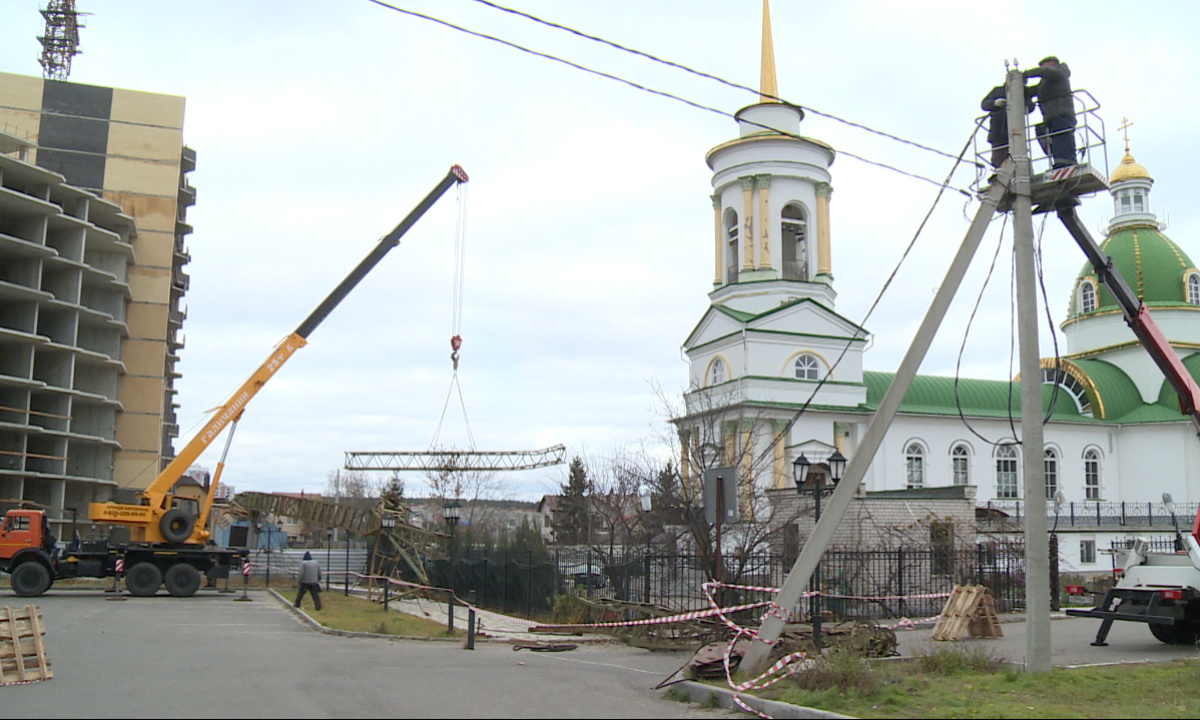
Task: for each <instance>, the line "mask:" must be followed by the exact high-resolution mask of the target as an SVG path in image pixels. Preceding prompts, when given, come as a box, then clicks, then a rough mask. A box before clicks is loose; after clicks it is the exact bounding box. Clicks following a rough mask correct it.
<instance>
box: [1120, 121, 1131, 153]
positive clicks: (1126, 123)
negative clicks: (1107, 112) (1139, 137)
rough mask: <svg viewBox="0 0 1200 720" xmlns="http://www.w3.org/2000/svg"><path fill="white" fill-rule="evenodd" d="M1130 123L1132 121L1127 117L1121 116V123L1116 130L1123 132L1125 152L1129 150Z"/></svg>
mask: <svg viewBox="0 0 1200 720" xmlns="http://www.w3.org/2000/svg"><path fill="white" fill-rule="evenodd" d="M1132 124H1133V122H1132V121H1130V119H1129V118H1127V117H1123V118H1121V124H1120V125H1118V126H1117V129H1118V130H1122V131H1124V133H1125V152H1127V153H1128V152H1129V126H1130V125H1132Z"/></svg>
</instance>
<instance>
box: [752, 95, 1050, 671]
mask: <svg viewBox="0 0 1200 720" xmlns="http://www.w3.org/2000/svg"><path fill="white" fill-rule="evenodd" d="M1019 74H1020V73H1018V75H1019ZM1024 122H1025V119H1024V117H1022V118H1021V126H1022V127H1024ZM1012 173H1013V166H1012V162H1011V161H1008V162H1006V163H1004V166H1003V167H1001V168H1000V170H999V171H998V172H997V174H996V180H995V181H994V182H993V183H992V185H991V187H990V188H989V189H988V192H987V195H985V196H984V198H983V200H982V203H981V205H980V207H979V211H978V212H977V213H975V219H974V220H973V221H972V222H971V227H970V229H968V230H967V234H966V236H965V237H964V238H963V242H962V245H961V246H960V247H959V249H958V254H957V255H955V256H954V260H953V261H952V262H951V263H950V268H949V269H948V270H947V271H946V277H945V279H943V280H942V282H941V284H940V285H939V286H938V291H937V294H936V295H935V296H934V298H933V304H931V305H930V306H929V310H928V311H927V312H926V314H925V319H924V320H922V321H921V327H920V328H918V329H917V334H916V335H915V336H914V337H913V341H912V345H910V346H909V348H908V353H907V354H905V356H904V359H903V360H902V361H901V362H900V367H899V368H898V369H897V370H896V376H895V378H893V379H892V384H891V385H889V386H888V389H887V392H886V393H884V395H883V400H881V401H880V403H879V409H878V410H876V411H875V415H874V416H873V417H872V418H871V422H870V423H869V424H868V425H867V431H866V432H865V433H864V434H863V439H862V441H861V442H860V443H859V445H858V447H856V448H854V450H853V453H852V455H851V458H850V463H849V465H847V467H846V475H845V477H843V478H842V480H841V481H840V482H838V484H837V486H836V488H835V489H834V491H833V495H832V496H831V497H830V499H829V507H828V509H827V510H825V511H824V512H823V513H821V519H820V521H819V522H817V524H816V527H814V528H813V532H812V536H811V537H810V538H809V540H808V542H806V543H805V544H804V548H803V549H801V551H800V557H798V558H796V563H795V564H794V565H793V566H792V570H791V572H790V573H788V576H787V580H785V581H784V583H783V587H782V588H780V590H779V595H778V597H777V598H776V602H777V603H778V604H779V607H781V608H783V609H784V610H785V611H791V609H792V608H794V607H796V604H797V603H798V602H799V601H800V595H801V593H803V592H804V588H805V586H806V585H808V582H809V578H811V577H812V575H813V572H814V571H815V570H816V568H817V563H818V562H820V560H821V556H822V555H824V554H825V549H826V548H827V547H829V543H830V541H831V540H832V539H833V534H834V532H835V531H836V530H837V526H838V524H839V523H840V522H841V521H842V517H843V516H845V514H846V510H847V509H848V508H849V507H850V502H851V501H852V500H853V499H854V495H855V493H856V492H857V491H858V485H859V483H861V482H862V479H863V476H864V475H865V474H866V472H867V467H868V466H870V464H871V462H872V461H873V460H874V459H875V453H876V452H877V451H878V450H879V446H880V445H881V444H882V443H883V438H884V436H885V435H887V431H888V427H889V426H891V424H892V419H893V418H894V417H895V416H896V412H897V411H898V410H899V409H900V403H901V401H903V400H904V396H905V395H906V394H907V393H908V388H909V387H910V386H911V385H912V381H913V378H914V377H916V375H917V369H918V368H920V366H921V361H922V360H924V359H925V353H926V352H928V351H929V346H930V345H931V344H932V343H933V338H934V335H936V334H937V329H938V326H940V325H941V323H942V319H943V318H944V317H945V316H946V312H947V311H948V310H949V309H950V303H951V301H952V300H953V299H954V294H955V293H956V292H957V291H958V288H959V286H960V285H961V284H962V280H963V276H964V275H966V273H967V268H969V267H970V266H971V260H972V259H973V258H974V257H975V251H976V250H977V249H978V248H979V243H980V241H981V240H982V239H983V235H984V233H985V232H986V231H987V229H988V223H989V222H990V221H991V219H992V216H993V215H994V214H995V213H996V206H997V205H998V204H999V202H1000V199H1001V197H1003V195H1004V191H1005V187H1006V186H1007V185H1008V181H1009V179H1010V178H1012ZM1026 177H1027V178H1028V174H1026ZM1026 184H1027V185H1028V181H1026ZM1026 207H1028V206H1026ZM1030 227H1032V225H1031V226H1030ZM1039 397H1040V395H1039ZM1037 416H1038V418H1039V422H1040V418H1041V413H1040V411H1039V412H1038V413H1037ZM1038 457H1039V458H1040V457H1041V453H1039V454H1038ZM1044 511H1045V508H1043V512H1044ZM1043 517H1044V516H1043ZM1043 522H1044V520H1043ZM782 615H783V614H782V613H780V614H774V613H772V614H769V615H767V616H766V617H765V618H764V619H763V622H762V626H761V627H760V628H759V631H758V639H759V640H763V641H765V642H754V643H753V644H752V645H751V646H750V650H749V651H748V652H747V653H746V657H745V659H743V660H742V664H741V668H742V669H743V670H745V671H747V672H749V673H750V674H751V675H757V674H759V673H761V672H762V671H764V670H766V667H767V661H768V659H769V655H770V651H771V645H770V643H774V642H775V641H776V640H778V639H779V635H780V633H781V632H782V631H783V624H784V618H783V617H782Z"/></svg>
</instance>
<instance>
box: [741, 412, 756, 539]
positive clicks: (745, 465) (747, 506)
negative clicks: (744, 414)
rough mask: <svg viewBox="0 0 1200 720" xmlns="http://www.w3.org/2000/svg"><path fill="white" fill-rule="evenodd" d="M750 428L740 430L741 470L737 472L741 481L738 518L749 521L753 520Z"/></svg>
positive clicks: (752, 467) (752, 463) (752, 472)
mask: <svg viewBox="0 0 1200 720" xmlns="http://www.w3.org/2000/svg"><path fill="white" fill-rule="evenodd" d="M752 438H753V435H752V434H751V432H750V430H743V431H742V471H741V472H740V473H738V477H739V481H740V482H741V484H742V486H741V488H740V489H741V498H740V499H739V502H740V503H741V505H742V507H741V508H740V512H739V513H738V514H739V516H740V517H739V518H738V519H739V520H742V521H743V522H751V521H753V520H754V445H753V444H752V442H753V439H752Z"/></svg>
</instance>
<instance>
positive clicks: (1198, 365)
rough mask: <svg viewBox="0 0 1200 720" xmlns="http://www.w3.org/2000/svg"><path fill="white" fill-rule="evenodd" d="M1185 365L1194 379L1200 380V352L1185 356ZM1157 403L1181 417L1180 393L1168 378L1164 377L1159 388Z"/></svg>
mask: <svg viewBox="0 0 1200 720" xmlns="http://www.w3.org/2000/svg"><path fill="white" fill-rule="evenodd" d="M1183 366H1184V367H1185V368H1187V371H1188V372H1189V373H1190V374H1191V376H1192V379H1194V380H1195V381H1196V382H1200V353H1192V354H1191V355H1188V356H1187V357H1185V358H1183ZM1156 404H1157V405H1161V406H1163V407H1164V408H1167V409H1168V410H1170V411H1171V412H1173V413H1175V415H1176V418H1175V419H1179V416H1180V415H1181V413H1180V410H1179V393H1177V392H1175V388H1173V387H1171V383H1169V382H1167V379H1166V378H1163V382H1162V387H1161V388H1159V391H1158V402H1157V403H1156Z"/></svg>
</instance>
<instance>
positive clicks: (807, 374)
mask: <svg viewBox="0 0 1200 720" xmlns="http://www.w3.org/2000/svg"><path fill="white" fill-rule="evenodd" d="M792 367H793V369H794V370H795V373H796V379H797V380H816V379H818V375H819V374H820V372H821V361H820V360H818V359H817V358H816V357H814V356H812V355H809V354H808V353H805V354H803V355H801V356H800V357H798V358H796V362H795V364H794V365H793V366H792Z"/></svg>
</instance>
